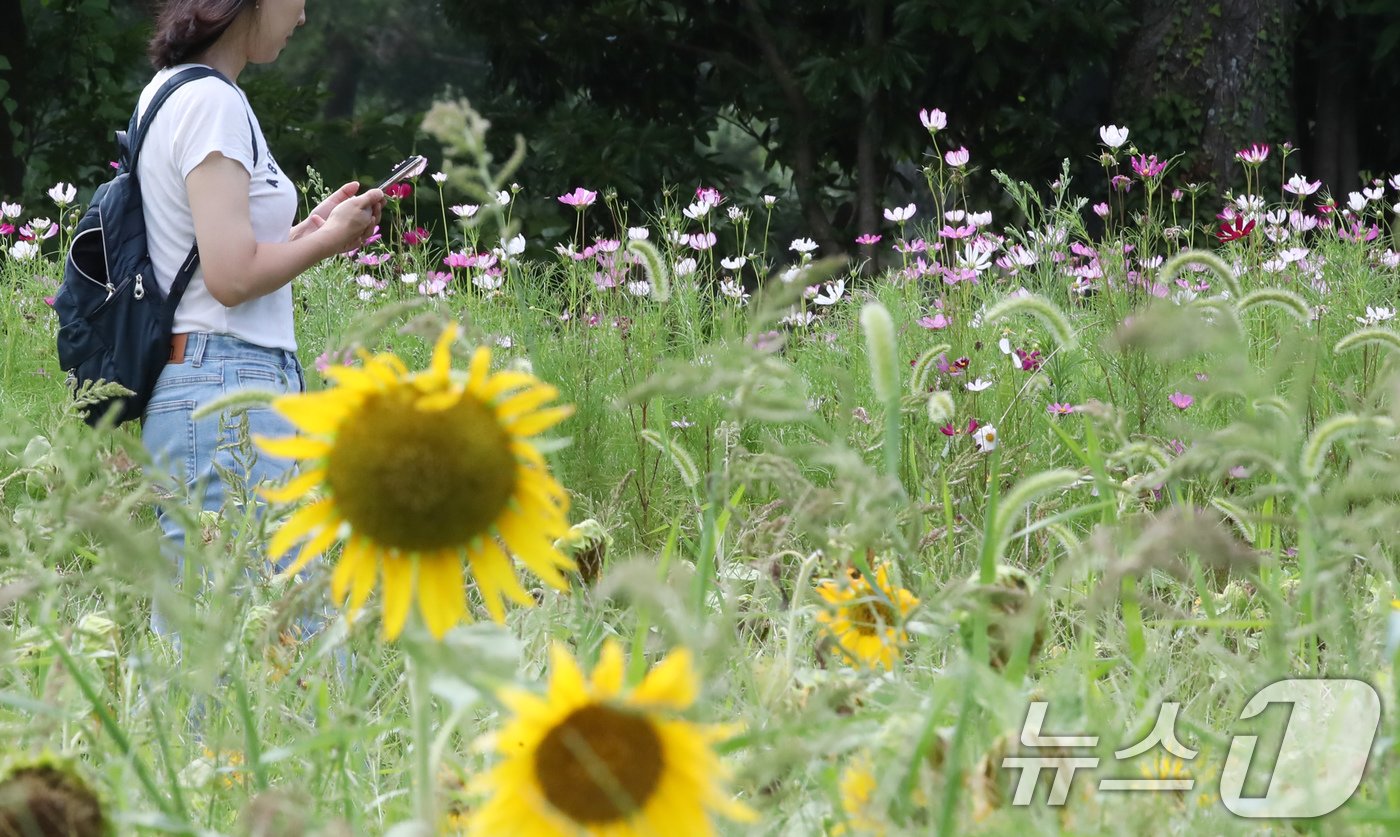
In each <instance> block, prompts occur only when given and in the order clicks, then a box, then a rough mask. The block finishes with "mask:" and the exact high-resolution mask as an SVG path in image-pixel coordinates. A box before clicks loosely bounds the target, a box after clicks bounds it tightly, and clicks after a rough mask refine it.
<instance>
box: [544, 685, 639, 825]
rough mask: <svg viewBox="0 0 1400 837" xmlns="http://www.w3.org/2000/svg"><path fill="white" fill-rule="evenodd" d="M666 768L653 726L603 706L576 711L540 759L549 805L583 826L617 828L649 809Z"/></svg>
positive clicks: (553, 734)
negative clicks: (633, 814)
mask: <svg viewBox="0 0 1400 837" xmlns="http://www.w3.org/2000/svg"><path fill="white" fill-rule="evenodd" d="M664 768H665V765H664V763H663V761H662V756H661V739H660V737H659V736H658V735H657V732H656V728H655V727H654V726H653V725H652V724H651V722H650V721H648V720H646V719H645V718H643V717H640V716H638V715H634V714H631V713H628V712H623V711H620V710H617V709H613V708H611V707H607V706H601V705H598V704H592V705H589V706H585V707H583V708H582V709H578V710H575V711H574V712H573V713H572V714H570V715H569V716H568V717H567V718H565V719H564V720H563V721H562V722H561V723H560V724H558V725H557V726H555V727H554V728H553V729H551V730H550V731H549V734H548V735H546V736H545V737H544V740H543V741H541V742H540V746H539V750H538V752H536V753H535V778H536V779H537V780H538V781H539V783H540V788H541V789H542V790H543V791H544V797H545V799H547V800H549V803H550V804H551V805H553V806H554V807H555V808H556V809H558V810H559V812H560V813H562V814H564V815H565V816H567V817H568V818H569V819H571V820H573V821H574V822H576V823H584V824H602V823H609V822H617V821H619V820H622V819H625V818H626V817H627V816H628V815H629V814H630V813H631V812H633V811H635V810H638V809H640V808H642V807H644V806H645V805H646V803H647V800H649V799H650V798H651V796H652V794H653V793H655V792H656V788H657V786H658V785H659V784H660V782H661V771H662V770H663V769H664Z"/></svg>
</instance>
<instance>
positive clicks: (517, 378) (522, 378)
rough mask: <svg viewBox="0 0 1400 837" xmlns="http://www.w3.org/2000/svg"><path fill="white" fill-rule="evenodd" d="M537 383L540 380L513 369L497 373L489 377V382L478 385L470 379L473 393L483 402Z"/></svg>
mask: <svg viewBox="0 0 1400 837" xmlns="http://www.w3.org/2000/svg"><path fill="white" fill-rule="evenodd" d="M539 382H540V379H539V378H536V377H535V376H534V375H531V374H530V373H529V372H517V371H515V370H513V369H507V370H504V371H501V372H497V373H496V374H495V375H492V376H491V380H489V381H482V382H481V383H480V384H477V382H476V379H475V378H473V379H472V383H473V387H474V389H473V392H475V393H476V394H477V395H478V396H480V397H481V398H482V399H483V400H485V401H494V400H495V399H496V398H497V396H500V395H501V394H503V393H507V392H510V391H511V390H515V389H520V388H522V387H528V386H533V385H535V384H538V383H539Z"/></svg>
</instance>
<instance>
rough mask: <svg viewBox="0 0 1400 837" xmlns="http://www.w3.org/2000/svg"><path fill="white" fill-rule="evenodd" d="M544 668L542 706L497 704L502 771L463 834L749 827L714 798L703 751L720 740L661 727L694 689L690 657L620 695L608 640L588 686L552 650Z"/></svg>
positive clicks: (715, 776)
mask: <svg viewBox="0 0 1400 837" xmlns="http://www.w3.org/2000/svg"><path fill="white" fill-rule="evenodd" d="M550 668H551V678H550V683H549V691H548V694H547V695H545V696H543V697H541V696H539V695H536V694H534V693H532V692H527V691H524V690H521V689H505V690H502V692H501V693H500V695H499V696H500V698H501V700H502V702H503V703H505V705H506V706H507V708H509V709H510V710H511V712H512V713H514V718H513V719H512V720H511V722H510V723H509V724H507V725H506V727H505V728H504V729H502V730H501V732H500V735H499V736H498V739H497V740H498V742H499V743H498V749H499V750H500V752H501V755H502V756H503V757H504V761H502V762H501V763H500V764H499V765H497V766H496V767H495V768H494V769H493V770H492V771H491V772H490V773H488V774H486V775H485V776H483V777H482V778H481V780H480V784H479V785H478V789H479V790H482V791H485V792H488V793H489V794H490V799H489V800H487V801H486V802H485V803H484V804H483V805H482V806H481V807H480V808H479V809H478V810H477V813H476V814H475V815H474V817H473V819H472V823H471V826H472V828H471V833H473V834H518V835H577V834H590V835H592V834H601V835H611V837H625V835H634V834H635V835H641V834H647V835H653V834H665V835H668V837H670V836H671V835H676V837H680V836H681V835H691V834H694V835H708V834H712V833H714V829H713V826H712V824H711V822H710V818H709V812H710V811H714V812H717V813H720V814H722V815H724V816H726V817H729V818H730V819H733V820H738V821H744V822H750V821H752V820H753V819H754V818H755V814H754V813H753V811H752V810H750V809H749V808H748V807H747V806H745V805H742V804H740V803H739V802H737V801H735V800H734V799H733V798H732V797H731V796H730V795H729V794H728V793H727V792H726V791H725V790H724V788H723V785H722V779H723V778H724V777H725V775H726V773H725V769H724V767H723V765H722V764H721V763H720V761H719V758H718V757H717V756H716V755H715V754H714V751H713V750H712V749H711V748H710V743H711V742H712V741H714V740H717V739H718V738H720V737H722V735H723V733H722V732H721V731H720V730H719V729H717V728H715V727H708V728H707V727H704V726H700V725H697V724H693V723H690V722H688V721H684V720H679V719H676V718H673V717H671V715H672V713H674V712H678V711H680V710H684V709H686V708H688V707H689V706H691V704H693V703H694V702H695V697H696V693H697V692H698V690H699V683H698V680H697V678H696V674H695V671H694V668H693V666H692V663H691V655H690V652H689V651H686V650H684V649H682V650H678V651H675V652H673V653H672V654H671V655H670V656H668V657H667V658H666V659H665V660H662V661H661V662H660V663H658V664H657V666H656V667H655V668H653V669H652V670H651V672H650V673H648V674H647V676H646V678H645V679H644V680H643V681H642V682H641V683H640V684H639V685H637V686H636V687H635V688H633V689H630V690H624V688H623V672H624V669H625V663H624V660H623V656H622V648H621V646H619V645H618V644H617V643H616V642H615V641H612V640H609V641H608V642H606V643H605V644H604V645H603V649H602V655H601V657H600V658H599V660H598V665H597V666H596V667H595V668H594V669H593V673H592V677H591V678H589V679H585V677H584V674H583V671H582V670H581V669H580V668H579V665H578V663H577V662H576V661H575V660H574V658H573V657H572V656H570V655H569V652H568V651H567V650H565V649H564V647H563V646H561V645H555V646H554V647H553V648H552V649H551V651H550Z"/></svg>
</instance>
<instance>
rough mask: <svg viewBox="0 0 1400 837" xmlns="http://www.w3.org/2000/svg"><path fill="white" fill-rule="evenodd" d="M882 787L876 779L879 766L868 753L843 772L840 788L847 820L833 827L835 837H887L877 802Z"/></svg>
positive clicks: (851, 762)
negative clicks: (876, 766)
mask: <svg viewBox="0 0 1400 837" xmlns="http://www.w3.org/2000/svg"><path fill="white" fill-rule="evenodd" d="M879 787H880V781H879V780H878V779H876V778H875V766H874V763H873V762H872V761H871V759H870V755H869V754H868V753H862V754H861V755H859V756H857V757H855V758H853V759H852V760H851V761H850V763H848V764H847V765H846V766H845V768H843V769H842V770H841V778H840V781H839V782H838V783H837V789H838V790H839V791H840V794H841V812H842V813H843V814H844V815H845V820H844V821H843V822H838V823H836V824H835V825H834V826H832V828H831V832H830V833H831V835H832V837H843V835H847V834H854V835H864V837H883V835H884V834H886V833H887V831H888V830H887V829H886V827H885V822H884V818H883V817H882V816H881V814H880V810H879V806H878V805H877V804H876V800H875V791H876V790H877V789H879Z"/></svg>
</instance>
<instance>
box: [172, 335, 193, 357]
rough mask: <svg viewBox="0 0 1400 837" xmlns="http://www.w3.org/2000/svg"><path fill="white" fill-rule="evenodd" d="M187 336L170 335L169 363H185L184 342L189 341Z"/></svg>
mask: <svg viewBox="0 0 1400 837" xmlns="http://www.w3.org/2000/svg"><path fill="white" fill-rule="evenodd" d="M189 336H190V335H189V334H188V333H185V334H172V335H171V336H170V362H171V363H184V362H185V342H186V341H187V340H188V339H189Z"/></svg>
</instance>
